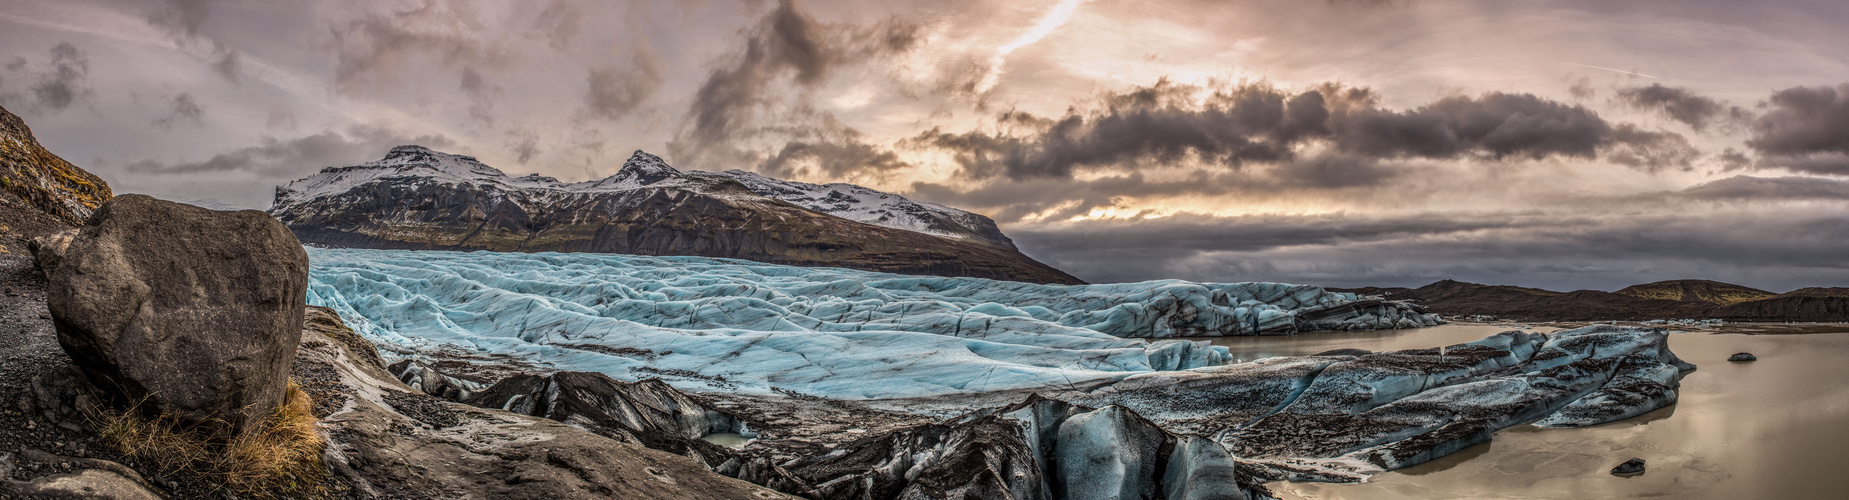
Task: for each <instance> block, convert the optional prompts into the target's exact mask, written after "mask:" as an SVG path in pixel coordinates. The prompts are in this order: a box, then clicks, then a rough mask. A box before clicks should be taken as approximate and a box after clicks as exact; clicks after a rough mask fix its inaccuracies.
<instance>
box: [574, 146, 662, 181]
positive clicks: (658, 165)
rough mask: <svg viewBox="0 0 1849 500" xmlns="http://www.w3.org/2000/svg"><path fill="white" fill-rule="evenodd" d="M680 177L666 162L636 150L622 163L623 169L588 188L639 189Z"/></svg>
mask: <svg viewBox="0 0 1849 500" xmlns="http://www.w3.org/2000/svg"><path fill="white" fill-rule="evenodd" d="M682 175H683V174H681V171H680V170H678V169H675V168H674V167H671V166H668V162H666V161H663V160H662V159H661V157H659V156H655V155H652V154H649V153H647V152H644V151H642V150H640V149H638V150H636V152H635V154H632V155H629V160H628V161H624V162H623V168H622V169H619V170H617V171H616V174H615V175H611V176H609V177H605V178H603V179H602V180H599V181H597V182H593V183H591V184H590V186H589V187H591V188H598V189H610V188H628V187H640V186H647V185H650V184H654V183H657V182H661V181H663V180H667V179H673V178H676V177H681V176H682Z"/></svg>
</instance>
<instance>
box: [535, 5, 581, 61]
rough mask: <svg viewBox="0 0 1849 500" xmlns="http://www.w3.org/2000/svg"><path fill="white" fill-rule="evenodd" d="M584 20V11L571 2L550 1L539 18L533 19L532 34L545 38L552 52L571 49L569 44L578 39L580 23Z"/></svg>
mask: <svg viewBox="0 0 1849 500" xmlns="http://www.w3.org/2000/svg"><path fill="white" fill-rule="evenodd" d="M583 19H584V9H583V8H581V7H579V6H578V4H576V3H573V2H572V1H571V0H552V3H549V4H546V8H545V9H544V10H541V11H539V17H537V18H535V19H533V28H532V32H533V33H534V34H536V35H539V36H542V37H545V38H546V42H547V43H548V44H549V45H551V46H552V50H565V49H568V48H571V42H572V40H573V39H575V38H577V37H578V31H579V26H580V23H582V22H583Z"/></svg>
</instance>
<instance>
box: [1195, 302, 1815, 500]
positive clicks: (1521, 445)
mask: <svg viewBox="0 0 1849 500" xmlns="http://www.w3.org/2000/svg"><path fill="white" fill-rule="evenodd" d="M1506 329H1508V328H1507V327H1497V326H1487V325H1446V326H1440V327H1436V328H1428V329H1421V330H1401V331H1399V332H1365V333H1333V334H1320V333H1319V334H1306V335H1302V336H1296V337H1268V338H1234V339H1221V340H1217V341H1216V343H1220V344H1221V345H1226V346H1228V347H1229V348H1231V349H1232V351H1233V353H1234V356H1235V357H1242V358H1241V359H1254V358H1255V357H1263V356H1278V355H1299V354H1314V353H1317V352H1322V351H1326V350H1329V349H1337V348H1344V347H1356V348H1362V349H1369V350H1391V349H1405V348H1416V347H1431V346H1436V345H1445V344H1452V343H1457V342H1463V341H1469V340H1474V339H1477V338H1482V337H1483V336H1485V335H1488V334H1490V333H1494V332H1497V331H1502V330H1506ZM1534 330H1535V331H1551V330H1553V328H1549V327H1537V328H1535V329H1534ZM1743 333H1752V334H1743ZM1765 333H1782V334H1778V335H1765ZM1669 342H1670V349H1672V350H1674V351H1675V352H1676V354H1677V355H1679V356H1681V357H1682V359H1684V360H1687V361H1688V362H1690V363H1694V364H1696V365H1697V366H1699V367H1700V368H1699V369H1698V370H1696V371H1695V372H1693V373H1691V374H1689V375H1688V376H1687V377H1686V378H1684V379H1683V380H1682V391H1681V400H1680V402H1679V403H1678V404H1676V405H1675V406H1672V407H1669V408H1664V409H1662V410H1658V411H1655V412H1652V413H1648V414H1645V415H1643V416H1639V417H1637V418H1633V419H1630V420H1625V421H1622V422H1614V423H1610V424H1606V425H1601V426H1596V427H1590V428H1583V429H1538V428H1534V427H1530V426H1518V427H1514V428H1510V429H1506V430H1504V431H1502V432H1499V433H1497V434H1496V437H1495V439H1493V440H1491V441H1490V442H1488V443H1484V444H1480V445H1477V446H1473V447H1471V448H1467V449H1465V450H1463V451H1460V452H1458V453H1455V454H1452V455H1450V456H1447V457H1444V458H1440V459H1438V460H1435V461H1432V462H1428V463H1426V464H1422V465H1418V466H1414V467H1409V468H1406V469H1402V470H1399V471H1395V472H1389V473H1385V474H1381V475H1377V476H1374V478H1373V479H1371V480H1370V481H1369V482H1368V483H1364V484H1318V483H1272V484H1271V485H1270V486H1271V488H1272V489H1273V490H1274V491H1276V492H1277V493H1278V494H1279V496H1280V497H1282V498H1285V499H1402V498H1404V499H1412V498H1422V499H1423V498H1458V499H1462V498H1550V499H1551V498H1561V499H1565V498H1637V497H1661V498H1845V497H1849V325H1811V326H1795V327H1784V326H1770V327H1752V326H1727V327H1722V328H1717V329H1712V330H1707V331H1697V332H1690V333H1678V334H1675V335H1672V336H1670V341H1669ZM1742 351H1745V352H1751V353H1753V354H1756V355H1758V356H1759V361H1756V362H1751V363H1732V362H1728V361H1726V359H1727V356H1729V355H1731V354H1733V353H1735V352H1742ZM1630 457H1639V458H1643V459H1644V460H1646V461H1647V462H1648V470H1647V472H1646V473H1644V474H1643V475H1641V476H1635V477H1628V478H1627V477H1617V476H1613V475H1611V474H1609V473H1607V471H1608V470H1609V469H1611V467H1613V466H1615V465H1618V464H1619V463H1621V462H1623V461H1624V460H1625V459H1628V458H1630Z"/></svg>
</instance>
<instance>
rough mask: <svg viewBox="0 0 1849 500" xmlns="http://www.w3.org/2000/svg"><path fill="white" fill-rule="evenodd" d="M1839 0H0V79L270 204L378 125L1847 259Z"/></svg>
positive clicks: (701, 161)
mask: <svg viewBox="0 0 1849 500" xmlns="http://www.w3.org/2000/svg"><path fill="white" fill-rule="evenodd" d="M1842 26H1849V3H1845V2H1840V1H1835V0H1762V1H1754V2H1740V1H1736V0H1675V1H1672V0H1635V1H1626V2H1610V1H1605V0H1534V1H1526V2H1505V1H1487V0H1486V1H1463V0H1324V1H1315V0H1215V1H1207V0H1090V1H1085V0H1008V1H1001V0H952V1H937V2H884V1H846V0H841V1H836V0H806V1H796V0H784V1H772V0H754V1H721V0H707V1H682V2H666V1H660V2H650V1H634V2H621V1H593V0H519V1H513V0H505V1H497V0H482V1H454V2H436V1H360V0H352V1H325V2H308V1H258V0H135V1H115V0H0V106H4V107H6V108H7V109H9V110H11V111H13V112H15V113H16V114H19V115H20V116H22V117H24V118H25V119H26V121H27V123H29V124H30V125H31V126H32V128H33V131H34V133H35V134H36V135H37V137H38V139H39V141H40V142H41V143H43V144H44V145H45V146H46V147H47V148H48V149H50V150H51V151H52V152H54V153H56V154H58V155H60V156H62V157H64V158H65V159H67V160H70V161H72V162H73V163H75V164H77V165H79V166H81V167H83V168H85V169H87V170H90V171H91V172H95V173H96V174H98V175H99V176H101V177H102V178H103V179H104V180H106V181H108V182H109V184H110V185H111V187H112V188H114V189H115V191H116V192H117V193H129V192H133V193H146V194H152V195H155V196H160V197H164V198H168V199H175V200H183V201H192V202H197V203H202V204H209V205H214V206H223V207H243V208H259V209H261V208H266V207H268V206H269V203H270V201H271V198H272V197H273V195H274V189H275V186H277V185H280V184H283V183H286V182H288V181H289V180H293V179H297V178H301V177H305V176H307V175H309V174H312V173H314V172H316V171H318V170H320V169H321V168H324V167H330V166H344V165H353V164H358V163H362V162H365V161H370V160H374V159H378V158H379V157H382V156H383V155H384V154H385V152H386V151H387V150H388V149H390V148H391V147H392V146H394V145H398V144H423V145H426V146H429V147H432V148H435V149H438V150H442V151H447V152H453V153H460V154H467V155H472V156H475V157H477V158H479V159H481V160H482V161H484V162H486V163H488V164H490V165H493V166H496V167H498V168H500V169H501V170H503V171H506V172H508V173H509V174H513V175H522V174H525V173H534V172H536V173H540V174H543V175H549V176H553V177H557V178H560V179H562V180H566V181H581V180H589V179H595V178H602V177H606V176H609V175H611V174H614V173H615V172H616V170H617V169H618V168H620V166H621V165H622V162H623V160H624V159H626V158H628V157H629V155H630V154H631V152H633V151H635V150H645V151H649V152H652V153H656V154H659V155H661V156H662V157H663V158H665V159H666V160H667V161H668V162H669V163H671V164H673V165H675V166H676V167H679V168H682V169H693V170H728V169H743V170H750V171H756V172H760V173H764V174H767V175H772V176H776V177H781V178H787V179H794V180H801V181H808V182H851V183H856V184H860V185H864V186H868V187H872V188H876V189H881V190H886V191H891V192H895V193H899V194H903V195H906V196H909V197H912V198H915V199H920V200H925V201H931V202H937V203H942V204H945V205H950V206H954V207H958V208H962V209H966V210H970V211H974V212H977V213H982V214H985V215H988V216H990V217H992V218H994V219H995V220H996V222H997V223H999V224H1000V225H1001V227H1002V229H1003V231H1004V232H1006V233H1007V234H1008V235H1009V236H1011V237H1012V238H1014V240H1015V241H1016V243H1017V245H1018V246H1020V248H1021V249H1022V251H1023V252H1025V253H1026V254H1028V255H1030V256H1032V257H1034V258H1036V259H1039V260H1041V261H1043V262H1046V263H1048V264H1051V265H1053V266H1056V267H1059V268H1061V269H1063V270H1066V271H1067V272H1070V273H1072V274H1074V275H1076V276H1079V277H1080V278H1083V279H1086V280H1089V281H1092V282H1122V281H1138V280H1146V279H1163V278H1178V279H1187V280H1194V281H1282V282H1291V283H1308V284H1317V285H1325V286H1363V285H1379V286H1418V285H1423V284H1426V283H1430V282H1433V281H1437V280H1440V279H1459V280H1464V281H1473V282H1480V283H1495V284H1516V285H1524V286H1537V287H1544V288H1552V289H1562V290H1571V289H1605V290H1612V289H1616V288H1620V287H1623V286H1626V285H1630V284H1636V283H1644V282H1650V281H1657V280H1665V279H1683V278H1696V279H1713V280H1720V281H1727V282H1732V283H1738V284H1743V285H1748V286H1754V287H1760V288H1764V289H1768V290H1771V291H1775V292H1783V291H1788V290H1791V289H1795V288H1799V287H1807V286H1842V285H1849V259H1845V257H1844V255H1845V252H1844V249H1845V248H1849V210H1845V209H1849V51H1844V50H1842V47H1849V30H1844V29H1841V27H1842Z"/></svg>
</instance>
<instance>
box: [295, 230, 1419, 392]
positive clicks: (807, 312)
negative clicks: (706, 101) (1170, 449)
mask: <svg viewBox="0 0 1849 500" xmlns="http://www.w3.org/2000/svg"><path fill="white" fill-rule="evenodd" d="M309 257H310V260H311V262H312V265H313V267H312V269H311V271H310V283H309V294H308V295H309V302H310V303H311V304H314V305H321V306H327V307H331V308H333V309H335V310H336V311H338V312H340V314H341V316H342V317H344V318H346V319H347V320H348V321H349V323H351V324H352V326H353V327H354V328H355V330H356V331H358V332H360V333H361V334H362V335H365V336H367V337H369V338H370V339H372V340H374V341H375V342H384V343H386V344H388V345H390V346H395V347H396V348H398V349H404V350H408V351H411V352H439V351H445V350H447V351H450V352H461V353H475V354H481V355H499V356H511V357H515V358H518V359H520V360H521V361H524V362H526V363H530V364H533V365H536V366H540V367H546V368H552V369H559V370H577V371H594V372H602V373H607V374H610V375H612V376H615V377H618V378H621V379H631V380H633V379H641V378H661V379H663V380H666V381H667V382H669V383H670V384H673V385H674V386H675V387H677V388H680V389H683V390H708V391H710V390H725V391H729V392H741V393H748V394H770V393H773V392H781V393H786V394H788V393H797V394H803V395H812V396H820V397H827V398H836V399H875V398H901V397H924V396H939V395H947V394H957V393H980V392H991V391H1000V390H1010V389H1024V388H1039V387H1059V388H1082V387H1087V386H1097V385H1102V384H1107V383H1111V382H1115V381H1118V380H1121V379H1123V378H1125V377H1129V376H1131V375H1135V374H1138V373H1147V372H1151V371H1163V370H1184V369H1192V368H1199V367H1207V366H1217V365H1222V364H1225V363H1226V362H1227V361H1228V355H1227V351H1226V349H1225V348H1223V347H1214V346H1211V345H1209V344H1208V343H1206V342H1201V341H1190V340H1177V339H1159V338H1162V337H1175V336H1192V335H1252V334H1275V333H1292V332H1295V331H1297V329H1298V328H1299V327H1300V324H1302V323H1305V319H1304V318H1302V317H1299V316H1300V315H1303V316H1306V317H1307V316H1309V315H1310V314H1311V313H1310V312H1313V313H1314V314H1315V315H1316V316H1317V319H1316V322H1317V324H1318V325H1323V326H1324V327H1327V326H1328V325H1338V326H1340V325H1347V326H1346V327H1349V328H1354V327H1369V328H1372V327H1383V326H1384V327H1393V326H1406V325H1408V324H1410V325H1412V326H1422V325H1427V324H1432V323H1435V322H1436V318H1435V317H1430V316H1429V315H1418V314H1416V313H1412V312H1409V311H1407V310H1404V309H1403V307H1404V306H1393V305H1391V304H1389V305H1381V303H1380V302H1379V301H1378V300H1374V301H1372V302H1369V301H1367V300H1365V298H1357V297H1356V296H1355V295H1353V294H1346V293H1332V292H1327V291H1325V290H1323V289H1321V288H1317V287H1311V286H1300V285H1286V284H1279V283H1236V284H1205V283H1192V282H1186V281H1178V280H1164V281H1150V282H1143V283H1125V284H1110V285H1080V286H1066V285H1036V284H1028V283H1017V282H1007V281H992V280H984V279H974V278H941V277H918V276H905V275H895V274H884V273H874V272H864V271H854V270H847V269H835V268H805V267H789V266H778V265H770V264H762V263H756V262H750V261H742V260H732V259H714V258H700V257H643V256H630V255H613V254H558V253H537V254H524V253H491V252H469V253H463V252H430V251H417V252H412V251H398V250H354V249H310V250H309ZM1358 304H1360V305H1366V306H1367V307H1357V305H1358ZM1357 321H1364V322H1366V323H1357ZM1344 322H1346V323H1344ZM1136 337H1148V338H1158V339H1159V340H1144V339H1142V338H1136Z"/></svg>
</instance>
